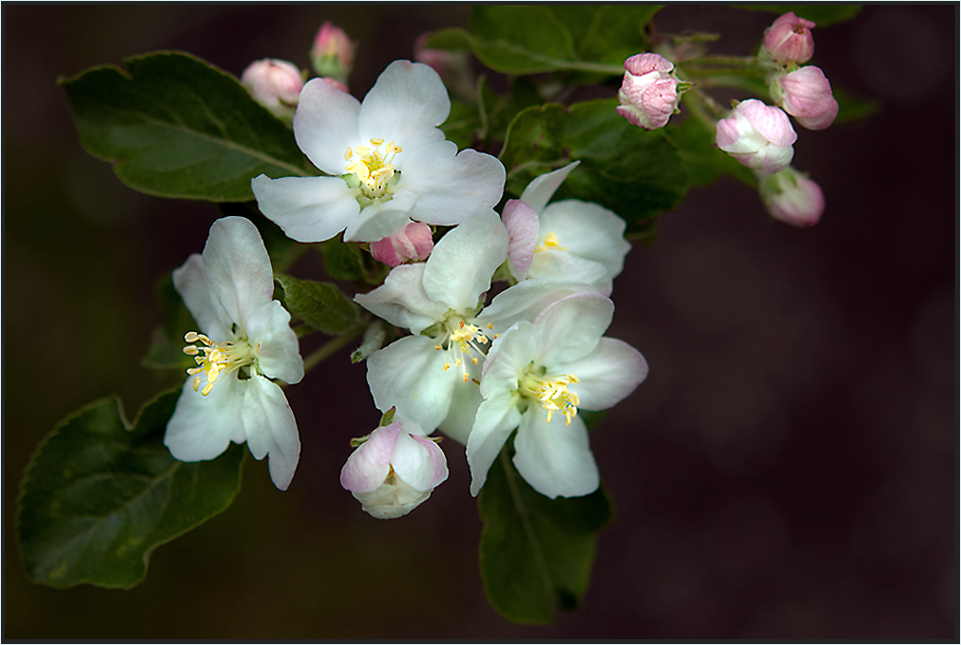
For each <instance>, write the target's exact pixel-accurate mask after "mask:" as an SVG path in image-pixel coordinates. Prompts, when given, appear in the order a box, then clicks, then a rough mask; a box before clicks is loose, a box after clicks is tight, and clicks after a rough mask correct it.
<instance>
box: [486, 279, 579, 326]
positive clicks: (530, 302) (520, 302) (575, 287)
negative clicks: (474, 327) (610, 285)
mask: <svg viewBox="0 0 961 645" xmlns="http://www.w3.org/2000/svg"><path fill="white" fill-rule="evenodd" d="M585 291H595V289H594V287H593V286H592V285H590V284H587V283H583V282H572V281H571V280H567V279H560V278H529V279H527V280H525V281H523V282H519V283H517V284H515V285H514V286H513V287H510V288H508V289H505V290H504V291H501V292H500V293H499V294H497V295H496V296H494V299H493V300H492V301H491V303H490V304H489V305H488V306H487V307H485V308H484V309H483V311H481V312H480V314H478V316H477V320H476V323H475V324H479V325H481V326H482V327H486V326H487V325H488V324H490V325H492V326H493V329H492V330H491V331H492V332H493V333H495V334H500V333H503V332H504V331H505V330H506V329H507V328H508V327H510V326H511V325H513V324H514V323H515V322H517V321H518V320H527V321H531V322H533V321H534V319H535V318H537V316H538V315H540V313H541V312H542V311H544V310H545V309H546V308H547V307H549V306H550V305H552V304H554V303H555V302H557V301H558V300H560V299H561V298H565V297H567V296H571V295H574V294H575V293H583V292H585Z"/></svg>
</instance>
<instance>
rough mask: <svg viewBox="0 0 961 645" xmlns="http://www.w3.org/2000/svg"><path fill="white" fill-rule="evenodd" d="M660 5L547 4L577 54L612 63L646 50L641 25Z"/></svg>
mask: <svg viewBox="0 0 961 645" xmlns="http://www.w3.org/2000/svg"><path fill="white" fill-rule="evenodd" d="M661 8H662V6H661V5H644V4H620V5H578V4H560V5H554V6H552V7H550V9H551V11H552V12H553V13H554V15H555V16H556V17H557V19H558V20H560V22H561V23H563V24H564V26H565V27H567V29H568V31H569V32H570V33H571V36H572V38H573V41H574V50H575V52H576V54H577V57H578V58H580V59H582V60H589V61H596V62H599V63H612V64H614V65H623V64H624V61H625V60H627V59H628V58H629V57H631V56H633V55H634V54H640V53H641V52H644V51H647V38H646V37H645V35H644V28H645V27H647V24H648V23H649V22H650V21H651V18H653V17H654V14H655V13H657V12H658V11H660V10H661Z"/></svg>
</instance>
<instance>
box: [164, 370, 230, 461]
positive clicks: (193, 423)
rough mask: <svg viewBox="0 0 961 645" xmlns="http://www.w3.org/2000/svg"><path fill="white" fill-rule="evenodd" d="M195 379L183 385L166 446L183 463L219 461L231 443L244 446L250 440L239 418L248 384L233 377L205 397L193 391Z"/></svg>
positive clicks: (166, 435) (170, 422)
mask: <svg viewBox="0 0 961 645" xmlns="http://www.w3.org/2000/svg"><path fill="white" fill-rule="evenodd" d="M193 380H194V379H193V377H188V378H187V381H186V382H185V383H184V386H183V390H182V391H181V393H180V398H179V399H177V407H176V408H174V413H173V416H171V417H170V421H169V422H168V423H167V431H166V433H165V434H164V445H165V446H167V448H169V449H170V454H172V455H173V456H174V458H175V459H179V460H180V461H207V460H209V459H216V458H217V457H219V456H220V455H221V454H223V452H224V450H226V449H227V446H228V445H230V442H231V441H233V442H234V443H243V442H244V441H245V440H246V439H247V437H246V435H245V434H244V426H243V422H242V421H241V419H240V409H241V406H242V403H243V398H244V390H245V389H246V387H247V383H242V382H240V381H238V380H237V379H236V377H235V376H234V375H232V374H231V375H228V376H226V377H224V379H223V381H221V382H218V383H217V385H216V386H215V387H214V388H213V389H212V390H211V391H210V393H209V394H208V395H207V396H203V395H201V394H200V392H195V391H194V388H193Z"/></svg>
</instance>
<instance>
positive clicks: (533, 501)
mask: <svg viewBox="0 0 961 645" xmlns="http://www.w3.org/2000/svg"><path fill="white" fill-rule="evenodd" d="M509 455H510V448H509V446H505V447H504V450H503V451H502V452H501V455H500V457H499V458H498V459H497V460H495V461H494V465H493V466H491V469H490V472H489V473H488V475H487V482H486V483H485V484H484V488H483V489H481V492H480V496H479V497H478V509H479V511H480V517H481V520H482V521H483V522H484V530H483V532H482V533H481V542H480V568H481V577H482V579H483V581H484V591H485V593H486V594H487V598H488V600H489V601H490V603H491V606H492V607H493V608H494V609H496V610H497V611H498V613H500V614H501V615H502V616H504V617H505V618H507V619H508V620H512V621H514V622H517V623H528V624H541V625H543V624H547V623H550V622H553V620H554V613H555V612H556V611H557V610H558V609H574V608H576V607H577V605H578V604H579V603H580V600H581V598H582V597H583V595H584V593H585V592H586V591H587V586H588V583H589V582H590V578H591V565H592V564H593V561H594V551H595V545H596V542H597V533H598V531H600V530H601V529H602V528H604V527H605V526H606V525H607V524H608V523H610V521H611V518H612V511H611V505H610V502H609V500H608V498H607V495H606V494H605V492H604V490H603V489H599V490H597V491H596V492H594V493H591V494H590V495H587V496H584V497H572V498H563V497H559V498H557V499H554V500H551V499H548V498H547V497H544V496H543V495H541V494H540V493H538V492H537V491H535V490H534V489H533V488H531V487H530V486H529V485H528V484H527V482H525V481H524V480H523V478H522V477H521V476H520V475H519V474H518V473H517V470H516V469H515V468H514V465H513V463H512V462H511V460H510V457H509Z"/></svg>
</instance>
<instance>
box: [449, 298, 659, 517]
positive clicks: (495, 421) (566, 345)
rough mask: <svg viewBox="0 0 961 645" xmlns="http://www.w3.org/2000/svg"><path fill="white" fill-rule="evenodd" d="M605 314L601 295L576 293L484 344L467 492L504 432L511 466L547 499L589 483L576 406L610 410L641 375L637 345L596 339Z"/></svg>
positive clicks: (480, 481)
mask: <svg viewBox="0 0 961 645" xmlns="http://www.w3.org/2000/svg"><path fill="white" fill-rule="evenodd" d="M613 313H614V304H613V303H612V302H611V301H610V300H609V299H607V298H605V297H604V296H602V295H600V294H598V293H596V292H585V293H580V294H576V295H572V296H569V297H566V298H563V299H561V300H559V301H557V302H556V303H554V304H553V305H551V306H550V307H547V308H546V309H544V311H543V312H542V313H541V314H540V315H539V316H538V317H537V318H536V319H535V320H534V322H533V323H531V322H527V321H521V322H518V323H517V324H516V325H514V326H513V327H511V328H510V329H509V330H507V331H506V332H504V333H503V334H502V335H501V336H500V337H499V338H498V339H497V340H496V341H494V343H493V345H492V346H491V349H490V352H489V353H488V355H487V361H486V362H485V363H484V374H483V378H482V379H481V383H480V393H481V395H482V396H483V397H484V402H483V403H482V404H481V405H480V407H479V408H478V410H477V416H476V419H475V421H474V427H473V429H472V430H471V433H470V438H469V439H468V442H467V461H468V463H469V464H470V469H471V478H472V481H471V494H472V495H477V493H478V492H480V489H481V487H482V486H483V485H484V482H485V481H486V480H487V472H488V470H490V467H491V464H492V463H493V462H494V459H495V458H497V455H498V454H499V453H500V451H501V448H503V446H504V443H505V442H506V441H507V439H508V437H510V435H511V433H512V432H513V431H514V428H517V429H518V430H517V437H516V438H515V439H514V447H515V449H516V454H515V455H514V465H515V466H516V467H517V471H518V472H519V473H520V474H521V476H522V477H523V478H524V479H525V480H526V481H527V483H528V484H530V485H531V486H532V487H533V488H534V490H536V491H537V492H539V493H541V494H543V495H546V496H547V497H550V498H552V499H553V498H555V497H558V496H562V497H577V496H580V495H587V494H589V493H591V492H593V491H594V490H596V489H597V486H598V484H599V482H600V478H599V475H598V472H597V464H596V463H595V462H594V455H593V454H592V453H591V449H590V445H589V442H588V437H587V426H586V425H585V424H584V421H583V420H582V419H581V418H580V417H579V416H578V415H577V413H578V410H580V409H584V410H605V409H607V408H610V407H612V406H613V405H614V404H616V403H617V402H618V401H620V400H621V399H623V398H624V397H626V396H627V395H628V394H630V393H631V392H633V391H634V388H635V387H637V385H638V384H639V383H641V381H643V380H644V378H645V377H646V376H647V362H646V361H645V360H644V357H643V356H641V354H640V353H639V352H638V351H637V350H635V349H634V348H633V347H631V346H630V345H628V344H627V343H624V342H622V341H619V340H615V339H612V338H602V335H603V334H604V331H605V330H606V329H607V327H608V325H609V324H610V322H611V317H612V316H613Z"/></svg>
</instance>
